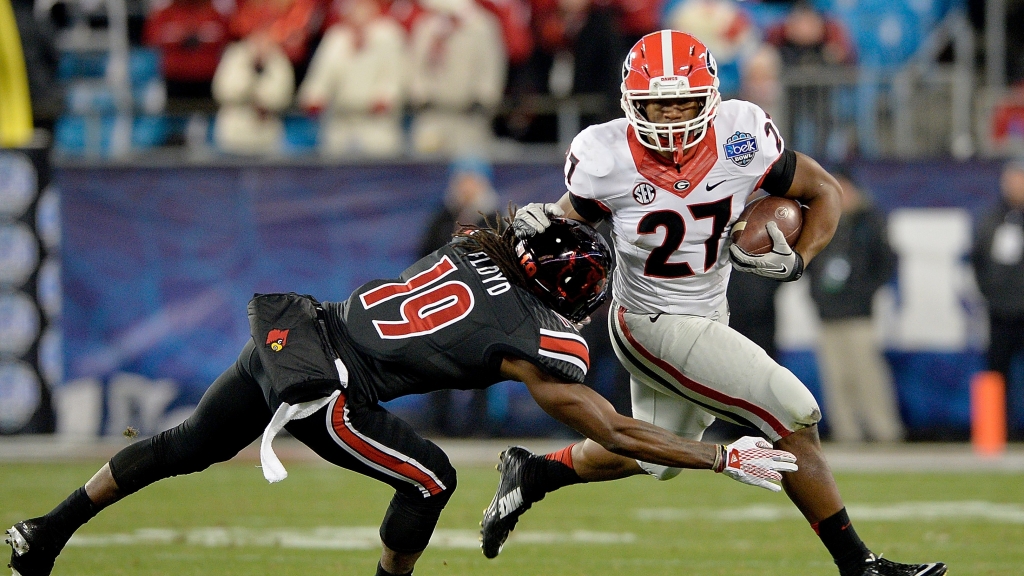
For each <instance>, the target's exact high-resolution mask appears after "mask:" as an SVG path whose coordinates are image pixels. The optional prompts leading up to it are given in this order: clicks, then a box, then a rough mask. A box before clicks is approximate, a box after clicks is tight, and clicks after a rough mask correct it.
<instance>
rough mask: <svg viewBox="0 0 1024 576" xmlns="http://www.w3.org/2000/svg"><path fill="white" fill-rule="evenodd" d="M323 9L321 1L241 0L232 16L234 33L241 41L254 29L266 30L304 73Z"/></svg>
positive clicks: (231, 28) (319, 26) (298, 70)
mask: <svg viewBox="0 0 1024 576" xmlns="http://www.w3.org/2000/svg"><path fill="white" fill-rule="evenodd" d="M321 8H322V7H321V4H320V2H319V0H242V2H241V3H240V4H239V7H238V12H236V13H235V14H234V16H232V18H231V22H230V30H231V35H232V37H233V38H234V39H237V40H241V39H244V38H247V37H248V36H250V35H251V34H253V33H254V32H266V33H267V34H268V35H269V36H270V39H271V40H272V41H273V42H274V43H275V44H277V45H278V46H280V47H281V49H282V50H284V53H285V55H287V56H288V60H290V61H291V63H292V65H293V66H295V67H296V70H297V72H301V71H304V70H305V66H306V63H307V62H308V61H309V57H310V53H309V50H310V44H311V43H312V40H313V36H314V34H316V33H318V32H319V31H320V28H321V24H322V22H323V10H322V9H321ZM300 75H301V74H300Z"/></svg>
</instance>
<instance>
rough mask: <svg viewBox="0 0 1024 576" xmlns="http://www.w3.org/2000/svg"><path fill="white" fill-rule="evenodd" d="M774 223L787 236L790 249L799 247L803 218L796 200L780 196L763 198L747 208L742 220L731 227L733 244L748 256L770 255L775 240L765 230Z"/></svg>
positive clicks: (741, 217)
mask: <svg viewBox="0 0 1024 576" xmlns="http://www.w3.org/2000/svg"><path fill="white" fill-rule="evenodd" d="M772 220H774V221H775V224H776V225H778V227H779V230H781V231H782V233H783V234H785V235H786V241H787V242H789V245H790V246H793V245H795V244H796V241H797V239H799V238H800V230H801V229H802V228H803V224H804V217H803V212H802V211H801V209H800V204H799V203H797V201H796V200H790V199H789V198H780V197H778V196H762V197H760V198H758V199H757V200H754V201H753V202H751V203H750V204H747V206H746V207H745V208H743V213H742V214H740V219H739V220H737V221H736V223H735V224H733V225H732V241H733V242H734V243H735V244H736V245H737V246H739V247H740V248H742V249H744V250H746V252H747V253H748V254H767V253H768V252H771V250H772V237H771V236H769V235H768V230H767V229H766V228H765V226H766V225H767V224H768V222H770V221H772Z"/></svg>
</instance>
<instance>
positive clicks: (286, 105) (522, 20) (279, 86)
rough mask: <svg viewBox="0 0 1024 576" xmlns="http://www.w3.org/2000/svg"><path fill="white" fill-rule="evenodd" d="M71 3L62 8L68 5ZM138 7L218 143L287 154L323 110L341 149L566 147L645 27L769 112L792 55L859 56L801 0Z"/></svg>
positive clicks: (795, 60)
mask: <svg viewBox="0 0 1024 576" xmlns="http://www.w3.org/2000/svg"><path fill="white" fill-rule="evenodd" d="M20 1H23V2H27V1H29V0H20ZM72 1H73V2H79V1H80V0H72ZM819 4H820V3H819ZM60 6H61V5H60V4H56V5H54V7H53V8H51V13H58V14H60V13H61V11H60V10H59V8H60ZM131 6H132V4H131V2H129V8H130V9H129V13H130V14H135V16H134V17H132V18H130V19H129V24H130V25H129V37H130V40H131V42H132V44H133V45H134V46H138V47H148V48H150V49H152V50H154V51H155V52H156V53H157V54H158V57H159V74H160V81H161V82H162V86H163V87H164V89H165V90H166V97H167V99H168V101H169V103H170V107H171V108H173V109H174V110H175V111H182V110H184V111H185V112H188V110H189V109H190V108H194V109H197V110H206V111H213V110H212V109H213V107H214V106H215V107H216V117H215V120H214V122H213V124H212V127H211V128H210V134H211V135H212V140H213V142H214V143H215V144H216V146H217V147H218V148H220V149H222V150H224V151H229V152H237V153H249V152H256V153H264V152H272V151H275V150H278V149H280V147H281V143H282V137H283V133H284V132H285V131H286V130H287V129H288V125H287V123H286V122H284V121H283V120H282V117H283V116H288V115H292V116H294V115H301V116H302V117H304V118H306V119H312V120H315V122H316V125H317V136H316V138H315V140H316V146H317V147H318V148H319V150H320V151H321V152H322V153H324V154H327V155H330V156H338V155H352V154H355V155H364V156H370V157H379V158H380V157H383V158H386V157H391V156H396V155H399V154H403V153H408V152H414V153H420V154H435V153H437V154H443V155H460V154H463V153H466V152H472V153H479V152H480V151H481V150H486V146H488V144H489V143H490V142H492V141H493V139H494V138H496V137H497V138H510V139H513V140H516V141H520V142H556V141H558V129H559V126H558V119H557V112H558V102H559V101H561V100H562V99H564V98H565V97H568V96H578V95H582V96H585V97H586V98H584V99H582V100H580V102H581V103H582V104H581V105H580V107H579V109H578V112H579V114H580V115H579V118H580V124H581V125H580V126H577V127H578V128H582V127H584V126H586V125H588V124H590V123H594V122H602V121H605V120H608V119H611V118H613V117H616V116H618V115H619V114H620V111H619V85H620V82H621V67H622V59H623V57H624V55H625V54H626V52H627V51H628V49H629V47H630V46H631V45H632V44H633V43H634V42H635V41H636V40H637V39H638V38H640V37H641V36H642V35H643V34H646V33H648V32H650V31H653V30H656V29H660V28H663V27H667V28H675V29H681V30H686V31H689V32H691V33H693V34H695V35H696V36H697V37H699V38H701V39H702V40H703V41H704V42H705V43H706V44H707V45H708V46H709V47H710V49H711V51H712V53H713V54H714V55H715V57H716V59H717V61H718V63H719V65H720V76H721V81H722V86H721V88H722V92H723V96H724V97H726V98H729V97H742V98H744V99H748V100H751V101H754V102H756V103H758V104H759V105H761V106H762V107H763V108H765V109H766V110H768V111H769V112H772V111H774V110H775V108H776V107H777V106H778V102H779V92H780V83H779V78H780V74H781V71H782V69H783V67H784V66H790V65H796V64H802V65H806V64H811V65H847V64H852V63H855V62H856V59H857V56H856V49H855V48H854V43H853V42H852V41H851V37H850V34H849V32H848V31H847V30H846V28H845V27H844V25H843V24H842V23H841V22H840V21H839V20H837V19H835V18H832V17H829V16H826V13H825V12H823V11H822V10H821V9H819V8H818V7H816V5H815V4H812V3H810V2H807V1H802V0H801V1H797V2H777V3H776V2H748V3H739V2H736V1H734V0H155V1H154V2H153V3H152V4H151V5H147V6H142V5H139V6H136V7H135V8H131ZM755 9H757V10H759V11H758V12H757V14H758V15H757V16H754V12H752V10H755ZM66 13H67V11H66V10H65V15H64V16H63V19H64V20H67V15H66ZM765 14H768V15H770V18H769V19H766V18H765V16H764V15H765ZM55 20H57V21H58V24H59V20H61V17H57V18H56V19H55ZM758 20H761V21H762V22H761V24H760V25H759V24H758V22H757V21H758ZM90 25H92V21H91V20H90Z"/></svg>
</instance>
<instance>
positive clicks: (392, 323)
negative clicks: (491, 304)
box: [359, 256, 474, 339]
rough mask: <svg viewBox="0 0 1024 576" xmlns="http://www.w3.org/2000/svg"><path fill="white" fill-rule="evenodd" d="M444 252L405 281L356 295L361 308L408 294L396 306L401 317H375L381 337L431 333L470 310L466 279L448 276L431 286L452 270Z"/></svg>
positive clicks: (469, 293)
mask: <svg viewBox="0 0 1024 576" xmlns="http://www.w3.org/2000/svg"><path fill="white" fill-rule="evenodd" d="M455 270H456V268H455V265H454V264H453V263H452V261H451V260H449V259H448V257H447V256H445V257H443V258H442V259H441V260H440V261H439V262H438V263H437V264H434V265H433V266H431V267H430V268H428V269H427V270H424V271H423V272H420V273H419V274H417V275H415V276H413V277H412V278H410V279H409V280H407V281H405V282H392V283H388V284H381V285H380V286H377V287H376V288H374V289H372V290H367V291H366V292H364V293H363V294H360V295H359V300H360V301H361V302H362V304H363V308H365V309H367V310H369V309H370V308H373V307H374V306H376V305H378V304H380V303H382V302H386V301H388V300H391V299H392V298H396V297H398V296H402V295H406V294H409V296H408V297H407V298H406V299H405V300H403V301H402V303H401V304H400V305H399V307H398V309H399V312H400V314H401V316H402V319H401V320H374V321H373V327H374V328H376V329H377V334H378V335H380V337H381V338H384V339H397V338H412V337H415V336H421V335H423V334H431V333H434V332H437V331H438V330H440V329H442V328H444V327H445V326H450V325H452V324H454V323H456V322H458V321H459V320H462V319H463V318H465V317H466V316H468V315H469V313H470V312H471V311H472V310H473V304H474V299H473V291H472V290H470V289H469V286H467V285H466V284H465V283H463V282H460V281H458V280H451V281H448V282H445V283H444V284H441V285H439V286H433V285H434V284H436V283H437V282H438V281H440V280H441V279H442V278H444V277H445V276H447V275H448V274H451V273H452V272H455Z"/></svg>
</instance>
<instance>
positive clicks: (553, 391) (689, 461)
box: [502, 358, 796, 490]
mask: <svg viewBox="0 0 1024 576" xmlns="http://www.w3.org/2000/svg"><path fill="white" fill-rule="evenodd" d="M502 372H503V374H504V375H505V376H507V377H509V378H514V379H516V380H519V381H521V382H523V383H524V384H526V387H527V388H528V389H529V390H530V394H531V395H532V396H533V398H534V400H536V401H537V404H538V405H540V407H541V408H543V409H544V411H545V412H547V413H548V414H550V415H551V416H553V417H554V418H556V419H558V420H559V421H561V422H563V423H565V424H567V425H568V426H571V427H572V428H573V429H575V430H576V431H577V432H579V433H580V434H583V435H584V436H586V437H587V438H590V439H591V440H593V441H595V442H597V443H598V444H600V445H601V446H602V447H603V448H604V449H606V450H608V451H609V452H612V453H615V454H619V455H622V456H626V457H628V458H634V459H637V460H642V461H644V462H650V463H652V464H660V465H663V466H670V467H673V468H706V469H712V470H714V471H716V472H723V471H726V470H727V469H729V468H730V466H729V464H730V461H729V459H730V457H732V459H733V460H735V463H736V466H733V467H732V468H734V470H732V471H731V472H732V473H729V474H728V475H729V476H730V477H731V478H733V479H735V480H739V481H741V482H744V483H746V484H752V485H755V486H760V487H762V488H768V489H773V488H774V489H775V490H778V487H777V486H775V485H774V484H771V483H770V482H761V481H760V480H767V479H771V480H775V481H778V480H780V479H781V476H780V475H779V472H782V471H792V470H795V469H796V465H795V464H794V462H795V461H796V459H795V457H794V456H793V455H792V454H789V453H788V452H783V451H777V450H772V449H771V446H770V445H768V444H767V443H765V446H757V448H758V453H757V454H753V453H748V452H740V451H737V452H736V454H735V455H733V454H732V451H731V449H732V448H734V447H736V448H737V450H742V449H744V446H739V442H737V443H736V444H733V445H730V446H728V447H725V446H719V445H716V444H707V443H704V442H697V441H694V440H687V439H685V438H680V437H679V436H676V435H675V434H672V433H670V432H668V431H667V430H664V429H662V428H659V427H657V426H655V425H653V424H649V423H647V422H643V421H640V420H635V419H633V418H629V417H626V416H623V415H621V414H619V413H618V412H616V411H615V408H614V407H613V406H612V405H611V403H609V402H608V401H607V400H606V399H605V398H604V397H602V396H601V395H600V394H598V393H597V392H594V391H593V390H591V389H590V388H587V387H586V386H584V385H582V384H572V383H567V382H563V381H561V380H559V379H557V378H555V377H553V376H551V375H550V374H548V373H546V372H544V371H543V370H541V369H540V368H538V367H537V366H535V365H534V364H532V363H530V362H528V361H526V360H521V359H513V358H506V359H505V360H504V362H502ZM750 441H751V442H748V443H749V444H751V447H753V442H754V441H755V439H750ZM762 442H763V440H762ZM765 450H767V451H765ZM748 455H749V456H751V458H750V459H747V456H748ZM755 457H756V458H755ZM744 466H745V467H744ZM755 479H756V480H755ZM769 485H770V486H769Z"/></svg>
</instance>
